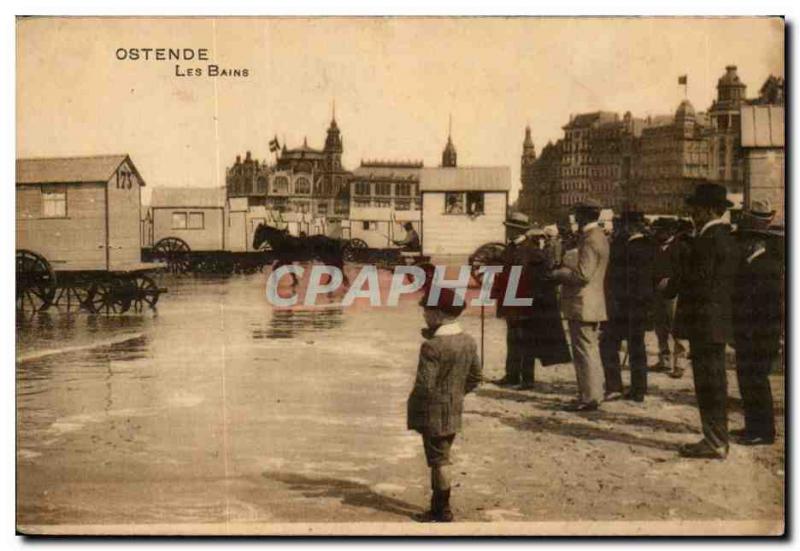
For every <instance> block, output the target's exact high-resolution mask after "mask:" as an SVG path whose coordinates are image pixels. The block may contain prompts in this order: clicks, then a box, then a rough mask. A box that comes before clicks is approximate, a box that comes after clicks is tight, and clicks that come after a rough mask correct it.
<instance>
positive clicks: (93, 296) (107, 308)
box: [86, 278, 132, 315]
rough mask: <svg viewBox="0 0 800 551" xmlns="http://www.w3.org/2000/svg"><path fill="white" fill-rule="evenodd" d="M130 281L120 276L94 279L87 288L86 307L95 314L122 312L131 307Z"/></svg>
mask: <svg viewBox="0 0 800 551" xmlns="http://www.w3.org/2000/svg"><path fill="white" fill-rule="evenodd" d="M131 294H132V290H131V285H130V282H127V281H123V280H122V279H120V278H112V279H106V280H102V281H96V282H94V283H93V284H92V287H91V289H90V290H89V300H87V302H86V306H87V308H89V310H90V311H92V312H94V313H95V314H106V315H108V314H124V313H125V312H127V311H128V310H129V309H130V307H131Z"/></svg>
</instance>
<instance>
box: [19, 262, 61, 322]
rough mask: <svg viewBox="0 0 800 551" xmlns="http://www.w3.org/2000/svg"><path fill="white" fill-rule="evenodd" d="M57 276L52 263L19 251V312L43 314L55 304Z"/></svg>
mask: <svg viewBox="0 0 800 551" xmlns="http://www.w3.org/2000/svg"><path fill="white" fill-rule="evenodd" d="M55 294H56V276H55V274H54V273H53V269H52V268H51V267H50V263H49V262H48V261H47V260H46V259H45V258H44V257H43V256H41V255H38V254H36V253H34V252H31V251H26V250H19V251H17V299H16V303H17V310H19V311H21V312H41V311H42V310H47V308H49V307H50V305H51V304H52V303H53V299H54V298H55Z"/></svg>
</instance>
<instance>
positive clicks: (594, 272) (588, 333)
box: [551, 200, 609, 411]
mask: <svg viewBox="0 0 800 551" xmlns="http://www.w3.org/2000/svg"><path fill="white" fill-rule="evenodd" d="M601 208H602V207H601V205H600V203H598V202H597V201H594V200H587V201H585V202H583V203H580V204H578V205H576V207H575V222H576V223H577V224H578V233H579V237H578V258H577V262H575V263H574V265H570V263H569V262H565V266H564V267H562V268H559V269H557V270H554V271H553V272H552V273H551V276H552V277H553V278H554V279H555V280H556V281H558V282H559V283H561V284H562V287H561V313H562V315H563V316H564V318H566V319H567V323H568V325H569V335H570V341H571V343H572V357H573V361H574V364H575V375H576V377H577V379H578V400H577V402H576V403H575V404H573V405H571V406H569V409H570V410H572V411H593V410H596V409H597V408H598V407H599V404H600V402H601V401H602V400H603V384H604V376H603V365H602V363H601V361H600V350H599V345H598V328H599V325H600V322H602V321H606V319H607V317H606V299H605V291H604V280H605V277H606V268H607V267H608V255H609V247H608V239H607V238H606V235H605V232H603V229H602V228H601V227H600V226H599V224H598V219H599V218H600V210H601Z"/></svg>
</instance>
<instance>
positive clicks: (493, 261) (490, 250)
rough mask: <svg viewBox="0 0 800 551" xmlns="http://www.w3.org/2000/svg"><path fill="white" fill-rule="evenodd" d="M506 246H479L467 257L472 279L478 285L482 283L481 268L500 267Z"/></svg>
mask: <svg viewBox="0 0 800 551" xmlns="http://www.w3.org/2000/svg"><path fill="white" fill-rule="evenodd" d="M505 255H506V246H505V244H503V243H498V242H493V243H486V244H485V245H481V246H480V247H478V249H477V250H476V251H475V252H474V253H472V255H471V256H470V257H469V264H470V271H471V272H472V277H473V279H475V281H477V282H478V283H480V284H482V283H483V274H482V273H481V272H480V268H481V267H482V266H500V265H502V264H503V263H504V261H505Z"/></svg>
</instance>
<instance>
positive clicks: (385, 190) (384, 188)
mask: <svg viewBox="0 0 800 551" xmlns="http://www.w3.org/2000/svg"><path fill="white" fill-rule="evenodd" d="M391 194H392V184H390V183H389V182H378V183H377V184H375V195H391Z"/></svg>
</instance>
